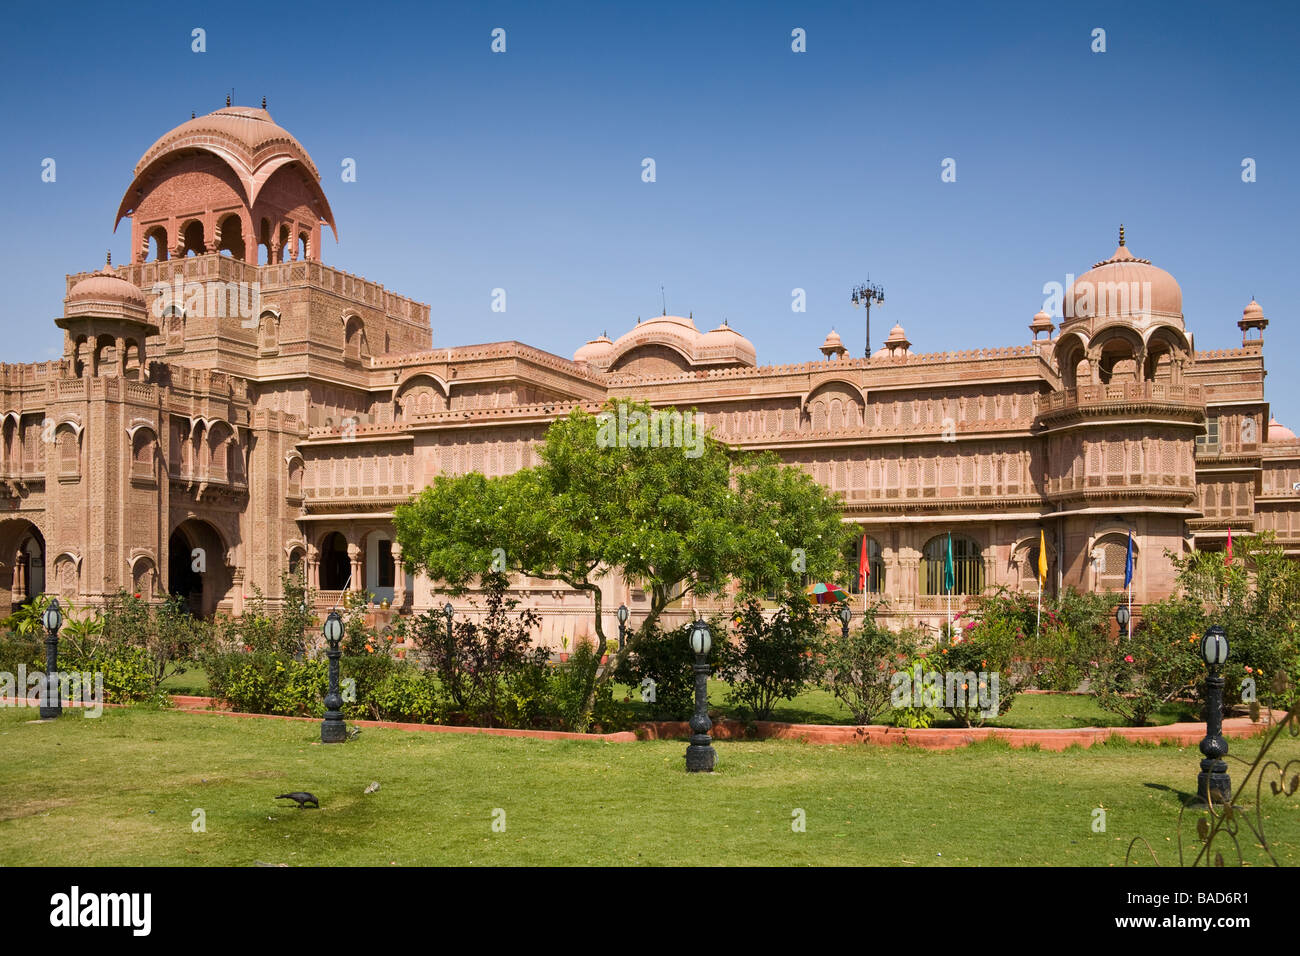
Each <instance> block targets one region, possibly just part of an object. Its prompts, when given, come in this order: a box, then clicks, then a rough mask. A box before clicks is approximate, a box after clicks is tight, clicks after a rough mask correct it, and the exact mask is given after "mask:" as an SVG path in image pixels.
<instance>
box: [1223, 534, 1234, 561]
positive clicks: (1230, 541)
mask: <svg viewBox="0 0 1300 956" xmlns="http://www.w3.org/2000/svg"><path fill="white" fill-rule="evenodd" d="M1223 563H1224V564H1225V565H1228V564H1232V529H1231V528H1229V529H1228V556H1227V557H1226V558H1224V559H1223Z"/></svg>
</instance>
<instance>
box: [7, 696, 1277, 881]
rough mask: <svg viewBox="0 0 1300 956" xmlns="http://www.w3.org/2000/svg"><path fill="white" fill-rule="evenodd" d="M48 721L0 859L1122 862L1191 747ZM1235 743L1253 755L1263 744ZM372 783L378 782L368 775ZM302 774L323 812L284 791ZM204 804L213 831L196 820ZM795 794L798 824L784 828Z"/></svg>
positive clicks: (24, 764) (122, 717) (1172, 833)
mask: <svg viewBox="0 0 1300 956" xmlns="http://www.w3.org/2000/svg"><path fill="white" fill-rule="evenodd" d="M34 718H35V713H34V712H33V711H31V710H30V709H25V708H15V709H3V710H0V752H3V753H4V755H5V759H4V761H3V762H0V865H36V864H56V865H98V866H103V865H126V866H134V865H163V864H179V865H207V866H216V865H235V866H248V865H253V864H255V863H257V862H259V861H261V862H265V863H287V864H290V865H326V864H342V865H363V864H365V865H390V864H393V865H403V866H405V865H420V864H425V865H428V864H455V865H493V864H506V865H512V864H561V865H579V864H610V865H620V864H651V865H674V864H782V865H834V864H850V865H854V864H884V865H902V866H911V865H971V864H978V865H1001V864H1031V865H1069V864H1081V865H1095V866H1111V865H1114V866H1118V865H1122V864H1123V862H1124V853H1125V850H1126V848H1127V847H1128V844H1129V841H1130V840H1131V839H1132V838H1133V837H1135V836H1143V837H1145V838H1146V839H1147V840H1148V841H1149V842H1150V843H1151V845H1152V846H1153V847H1154V848H1155V850H1156V852H1157V854H1158V857H1159V860H1160V862H1161V863H1163V864H1170V863H1176V862H1177V843H1176V840H1177V833H1176V827H1177V821H1178V812H1179V808H1180V805H1181V800H1183V799H1186V798H1187V797H1189V794H1188V790H1189V789H1191V788H1194V786H1195V779H1196V777H1195V775H1196V772H1197V769H1198V767H1197V760H1198V758H1199V756H1200V755H1199V754H1198V753H1197V752H1196V750H1195V748H1180V747H1173V746H1163V747H1151V746H1140V745H1134V744H1125V743H1116V744H1108V745H1105V746H1101V747H1095V748H1093V749H1090V750H1081V749H1072V750H1067V751H1063V752H1059V753H1047V752H1040V751H1036V750H1012V749H1010V748H1008V747H1006V746H1005V745H1002V744H998V743H985V744H979V745H976V746H972V747H969V748H965V749H961V750H955V751H947V752H932V751H922V750H914V749H910V748H874V747H865V746H844V747H836V746H812V745H804V744H798V743H793V742H786V741H763V742H726V741H724V742H720V743H718V744H717V750H718V772H717V773H715V774H698V775H697V774H687V773H686V772H685V769H684V761H683V753H684V745H683V744H682V743H681V742H643V743H635V744H610V743H602V742H587V741H554V742H552V741H538V740H527V739H515V738H502V737H487V736H481V735H469V734H442V733H421V732H405V731H398V730H383V729H378V728H366V729H365V730H364V731H363V733H362V734H361V736H360V737H359V738H357V739H356V740H355V741H352V742H350V743H347V744H344V745H338V746H322V745H320V744H319V743H317V741H318V740H319V725H317V724H315V723H309V722H298V721H283V720H267V719H256V718H232V717H219V716H205V715H194V714H181V713H176V712H170V711H158V710H148V709H143V708H123V709H115V708H114V709H108V710H106V711H105V712H104V715H103V716H102V717H101V718H99V719H86V718H83V717H81V716H79V715H78V714H76V713H73V712H69V713H67V714H65V715H64V716H63V717H62V718H60V719H59V720H57V721H54V722H50V723H33V722H31V721H33V720H34ZM1232 748H1233V753H1234V754H1238V755H1241V756H1247V755H1253V754H1254V753H1255V751H1256V750H1257V749H1258V741H1238V740H1234V741H1233V742H1232ZM1275 749H1276V751H1277V752H1278V754H1280V755H1281V756H1282V757H1283V758H1287V759H1289V758H1295V759H1300V741H1296V740H1293V739H1289V738H1288V739H1284V741H1282V742H1279V744H1278V745H1277V748H1275ZM1232 771H1233V773H1234V774H1236V775H1240V774H1241V773H1242V772H1243V771H1242V769H1241V768H1240V767H1239V766H1238V765H1236V764H1233V765H1232ZM372 780H373V781H379V782H380V784H381V789H380V790H379V792H378V793H375V794H372V795H369V796H366V795H363V793H362V791H363V790H364V789H365V787H366V785H367V784H369V783H370V782H371V781H372ZM300 789H301V790H309V791H311V792H313V793H315V794H316V795H317V796H318V797H319V798H320V801H321V807H322V809H321V810H319V811H317V810H302V811H299V810H296V809H294V808H293V806H292V804H290V806H289V807H285V806H283V805H282V804H284V803H287V802H288V801H280V802H278V803H277V801H275V800H274V797H275V796H276V795H277V794H280V793H286V792H289V791H291V790H300ZM1098 807H1103V808H1105V811H1106V832H1104V833H1096V832H1093V830H1092V824H1093V820H1094V815H1093V811H1094V809H1095V808H1098ZM196 809H198V810H202V811H203V813H204V816H205V820H206V832H203V833H196V832H193V830H192V828H191V824H192V821H193V820H194V819H195V817H194V813H193V812H194V811H195V810H196ZM496 809H500V810H502V811H504V814H505V823H506V827H505V830H504V832H494V830H493V827H492V823H493V812H494V810H496ZM1266 809H1267V816H1266V819H1265V826H1266V832H1267V833H1268V834H1269V838H1270V842H1271V843H1272V844H1273V846H1274V852H1275V853H1276V854H1277V855H1278V857H1279V859H1280V860H1281V861H1282V862H1285V863H1290V864H1295V863H1300V796H1297V797H1291V798H1283V797H1270V798H1266ZM796 810H802V811H803V812H804V815H805V817H806V832H802V833H798V832H794V831H793V830H792V827H791V822H792V820H793V819H794V816H793V815H794V814H795V811H796ZM498 819H499V817H498ZM1194 828H1195V821H1194V819H1193V820H1191V821H1189V822H1188V823H1187V824H1186V825H1185V827H1184V829H1185V831H1187V832H1186V833H1185V836H1188V837H1190V836H1191V834H1194ZM1192 838H1194V837H1192ZM1243 842H1244V841H1243ZM1225 849H1226V847H1225ZM1247 854H1248V859H1253V860H1255V861H1256V862H1258V854H1257V853H1252V852H1251V851H1250V850H1249V849H1248V850H1247ZM1148 859H1149V858H1148Z"/></svg>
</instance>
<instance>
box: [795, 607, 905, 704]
mask: <svg viewBox="0 0 1300 956" xmlns="http://www.w3.org/2000/svg"><path fill="white" fill-rule="evenodd" d="M876 611H877V609H876V608H874V607H872V608H868V609H867V611H866V612H865V613H864V614H863V616H862V619H861V622H860V623H859V625H858V626H857V627H856V628H850V629H849V637H848V640H845V639H844V636H843V634H841V633H840V632H839V631H838V629H837V630H835V631H834V633H832V632H830V631H828V632H826V633H825V635H824V636H823V638H822V640H821V641H820V642H819V643H818V647H817V654H818V667H817V671H818V674H819V675H820V679H821V684H822V686H823V687H825V688H826V690H828V691H830V692H831V693H832V694H834V695H835V699H836V700H838V701H839V702H840V703H842V704H843V705H844V706H845V707H847V708H848V710H849V713H851V714H852V715H853V721H854V723H858V724H869V723H871V721H872V720H874V719H875V718H876V717H878V716H880V715H881V714H884V713H886V712H887V711H888V710H889V707H890V703H889V702H890V692H891V688H892V679H893V675H894V673H895V672H896V671H899V670H902V669H904V667H906V666H910V665H908V664H907V663H906V662H907V659H908V658H910V656H911V655H912V654H913V653H915V651H916V648H917V646H918V645H919V643H920V635H919V633H918V632H916V631H912V630H905V631H892V630H890V629H889V628H888V627H885V626H883V625H881V624H879V623H877V621H876ZM927 726H928V725H927Z"/></svg>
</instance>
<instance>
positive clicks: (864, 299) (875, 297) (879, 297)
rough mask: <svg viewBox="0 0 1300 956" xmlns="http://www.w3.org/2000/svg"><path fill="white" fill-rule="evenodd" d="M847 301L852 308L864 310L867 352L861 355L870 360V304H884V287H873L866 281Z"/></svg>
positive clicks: (869, 281)
mask: <svg viewBox="0 0 1300 956" xmlns="http://www.w3.org/2000/svg"><path fill="white" fill-rule="evenodd" d="M849 301H850V302H852V303H853V307H854V308H857V307H858V306H859V305H860V306H862V307H863V308H864V309H866V312H867V350H866V352H864V353H863V354H864V355H865V356H866V357H867V358H871V303H873V302H874V303H875V304H876V305H884V304H885V290H884V287H883V286H878V285H873V284H872V282H871V280H870V279H868V280H867V281H866V284H865V285H860V286H858V287H857V288H855V289H854V290H853V292H852V294H851V295H850V296H849Z"/></svg>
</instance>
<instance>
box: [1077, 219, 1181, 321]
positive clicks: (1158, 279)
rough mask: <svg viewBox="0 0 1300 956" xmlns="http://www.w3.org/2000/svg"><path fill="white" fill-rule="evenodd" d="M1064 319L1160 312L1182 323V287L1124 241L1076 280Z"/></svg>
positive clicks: (1122, 236) (1122, 237)
mask: <svg viewBox="0 0 1300 956" xmlns="http://www.w3.org/2000/svg"><path fill="white" fill-rule="evenodd" d="M1065 306H1066V314H1065V322H1064V323H1063V326H1064V325H1068V324H1070V323H1072V322H1075V321H1079V320H1081V319H1089V318H1094V317H1097V318H1105V317H1120V316H1144V315H1145V316H1158V317H1162V318H1165V319H1169V320H1171V321H1172V322H1173V323H1175V324H1177V326H1178V327H1179V328H1182V327H1183V290H1182V289H1181V288H1180V287H1179V285H1178V282H1177V281H1176V280H1175V279H1174V277H1173V276H1172V275H1170V274H1169V273H1168V272H1166V271H1165V270H1164V269H1161V268H1159V267H1157V266H1153V265H1152V264H1151V260H1150V259H1139V258H1137V257H1136V256H1134V255H1133V253H1131V252H1129V250H1128V247H1127V246H1126V245H1125V244H1124V227H1123V226H1121V227H1120V231H1119V246H1118V247H1117V248H1116V249H1115V251H1114V253H1112V254H1111V257H1110V258H1109V259H1104V260H1102V261H1101V262H1098V263H1096V264H1095V265H1094V266H1093V267H1092V268H1091V269H1089V270H1088V271H1087V272H1085V273H1084V274H1083V275H1081V276H1079V277H1078V278H1077V279H1075V280H1074V283H1073V284H1072V285H1071V286H1070V289H1069V291H1067V292H1066V294H1065Z"/></svg>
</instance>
